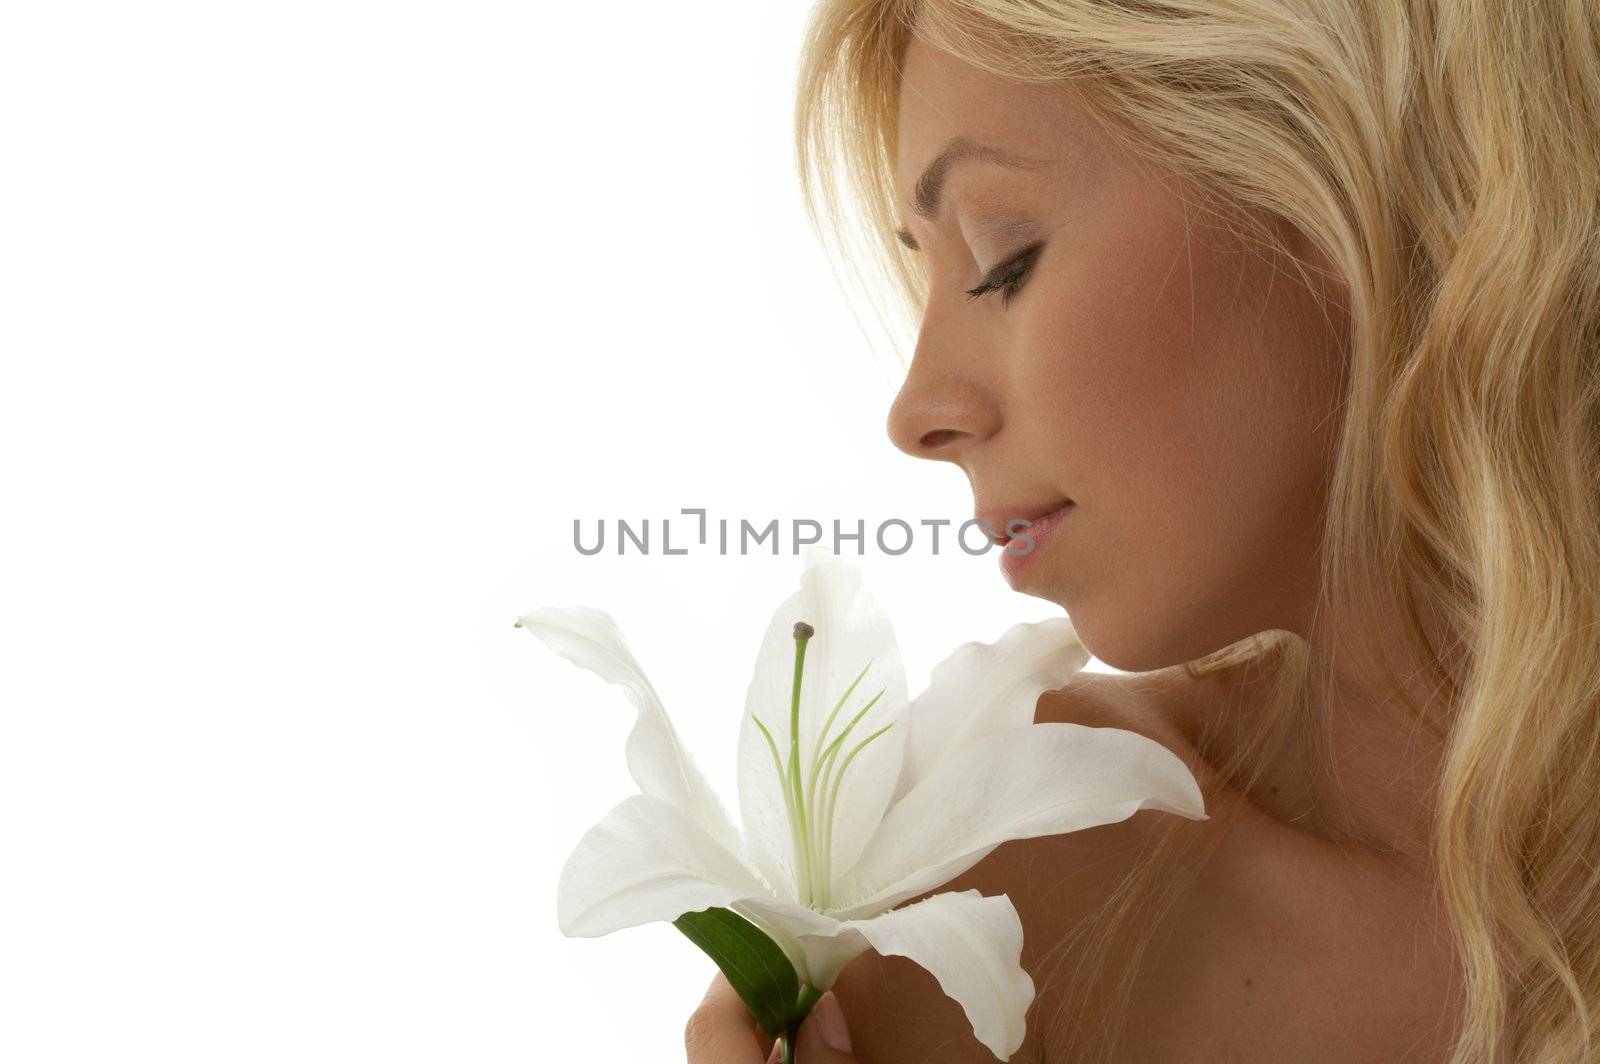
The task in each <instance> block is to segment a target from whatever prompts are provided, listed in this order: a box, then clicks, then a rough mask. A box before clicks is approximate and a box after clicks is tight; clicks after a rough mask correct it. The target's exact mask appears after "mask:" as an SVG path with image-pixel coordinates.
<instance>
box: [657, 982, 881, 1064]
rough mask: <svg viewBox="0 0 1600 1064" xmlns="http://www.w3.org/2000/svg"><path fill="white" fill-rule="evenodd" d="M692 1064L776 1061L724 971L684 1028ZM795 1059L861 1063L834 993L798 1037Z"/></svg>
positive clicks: (815, 1063)
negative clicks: (851, 1043)
mask: <svg viewBox="0 0 1600 1064" xmlns="http://www.w3.org/2000/svg"><path fill="white" fill-rule="evenodd" d="M683 1041H684V1045H685V1046H686V1047H687V1048H688V1050H689V1064H774V1062H776V1061H777V1060H778V1046H777V1044H776V1043H775V1042H774V1041H773V1040H772V1039H771V1038H768V1037H767V1036H766V1035H765V1034H764V1033H762V1030H761V1025H760V1024H758V1023H756V1020H755V1017H754V1016H752V1015H750V1010H749V1009H747V1008H745V1004H744V1002H743V1001H741V1000H740V999H739V994H738V992H737V991H735V990H734V989H733V987H732V986H730V985H729V983H728V979H727V977H726V976H724V975H723V974H722V973H721V972H718V973H717V977H716V978H715V979H713V980H711V986H710V988H709V989H708V990H707V991H706V996H705V1000H704V1001H702V1002H700V1006H699V1007H698V1008H696V1009H695V1010H694V1012H693V1013H692V1014H691V1015H690V1016H689V1024H688V1026H687V1027H685V1028H684V1032H683ZM795 1064H859V1062H858V1061H857V1060H856V1058H855V1057H853V1056H851V1055H850V1032H849V1030H848V1029H847V1028H846V1027H845V1024H844V1012H843V1011H842V1010H841V1009H840V1008H839V1001H838V999H837V998H835V997H834V996H833V994H832V993H831V992H830V993H827V994H823V995H822V999H821V1000H820V1001H818V1002H817V1004H816V1005H815V1007H813V1008H812V1010H811V1012H810V1013H809V1014H807V1016H806V1019H805V1022H804V1023H802V1024H801V1025H800V1036H799V1038H797V1039H796V1040H795Z"/></svg>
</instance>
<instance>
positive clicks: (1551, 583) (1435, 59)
mask: <svg viewBox="0 0 1600 1064" xmlns="http://www.w3.org/2000/svg"><path fill="white" fill-rule="evenodd" d="M913 32H915V33H916V34H917V35H919V36H921V37H922V38H923V39H924V40H926V41H927V42H928V43H929V44H931V45H932V46H934V47H937V48H939V49H941V50H943V51H946V52H949V53H951V54H952V55H955V56H957V57H959V58H961V59H964V60H965V61H967V62H969V63H971V64H973V65H975V66H977V67H979V68H982V69H984V70H986V71H989V72H991V73H993V74H996V75H1000V76H1003V77H1008V78H1013V79H1017V80H1021V81H1027V82H1034V83H1060V84H1065V83H1068V82H1070V83H1071V85H1072V87H1073V88H1074V89H1076V90H1078V91H1080V92H1081V94H1082V98H1083V100H1084V102H1085V104H1086V105H1087V106H1088V107H1089V109H1090V111H1091V115H1092V117H1094V118H1095V119H1096V120H1098V121H1102V122H1104V123H1106V125H1107V127H1108V128H1114V129H1115V130H1117V131H1118V132H1119V133H1120V134H1121V135H1123V136H1124V137H1125V138H1126V139H1127V141H1128V143H1129V144H1130V145H1131V146H1133V147H1135V148H1136V149H1137V150H1138V151H1140V152H1142V153H1144V154H1145V155H1146V157H1148V158H1149V159H1150V160H1152V161H1154V162H1157V163H1159V164H1161V165H1163V166H1165V167H1167V168H1168V169H1170V170H1171V171H1173V172H1175V173H1180V174H1182V175H1184V176H1186V177H1188V178H1190V179H1192V180H1193V181H1194V182H1196V183H1197V185H1198V187H1201V188H1204V189H1208V190H1214V191H1216V192H1218V193H1221V194H1223V195H1225V196H1226V197H1227V198H1228V199H1230V200H1231V201H1233V202H1235V203H1239V204H1243V205H1246V206H1248V207H1251V208H1254V209H1256V210H1258V211H1260V212H1262V213H1263V214H1264V215H1267V216H1273V217H1277V218H1280V219H1284V220H1287V221H1288V222H1289V223H1291V224H1292V225H1293V226H1294V227H1295V228H1297V229H1298V230H1299V231H1300V232H1302V233H1304V234H1305V235H1306V236H1307V237H1308V238H1309V240H1310V241H1311V243H1312V245H1314V246H1315V247H1316V248H1317V249H1318V250H1319V251H1320V252H1321V254H1322V255H1323V256H1325V261H1326V262H1327V263H1329V264H1331V268H1332V270H1333V271H1334V272H1335V273H1336V274H1337V275H1338V276H1337V280H1338V281H1340V282H1341V283H1342V284H1343V285H1344V286H1345V287H1346V288H1347V290H1348V293H1349V311H1350V317H1349V322H1350V326H1349V336H1348V345H1349V355H1350V373H1349V378H1348V384H1347V395H1346V401H1345V403H1344V406H1343V408H1342V409H1343V412H1344V423H1343V428H1342V436H1341V438H1340V441H1339V445H1338V450H1337V455H1336V459H1335V468H1334V470H1333V479H1332V481H1331V482H1330V499H1329V504H1328V505H1329V510H1328V520H1327V522H1326V532H1325V538H1324V541H1323V549H1322V554H1321V563H1320V564H1321V567H1322V589H1321V595H1320V598H1319V603H1318V616H1319V617H1320V616H1325V615H1331V614H1332V612H1333V611H1335V610H1336V609H1338V610H1343V609H1347V608H1349V609H1356V610H1360V609H1362V608H1364V607H1365V606H1367V605H1370V604H1371V603H1377V602H1388V603H1398V604H1399V605H1400V607H1401V613H1402V615H1403V617H1404V619H1405V628H1406V630H1405V633H1404V641H1405V645H1404V647H1402V648H1401V649H1403V650H1404V651H1405V652H1406V654H1405V657H1404V659H1403V660H1408V661H1425V662H1432V663H1436V664H1435V669H1436V672H1437V681H1438V684H1439V685H1440V686H1439V687H1438V688H1436V690H1443V691H1444V692H1445V693H1446V694H1447V695H1448V704H1449V705H1450V707H1451V717H1450V724H1449V731H1448V735H1447V736H1446V745H1445V747H1444V761H1443V767H1442V771H1441V774H1440V777H1439V779H1438V781H1437V784H1436V789H1435V791H1434V793H1433V795H1432V801H1433V828H1432V838H1431V846H1430V853H1429V860H1430V863H1431V866H1432V868H1433V870H1434V872H1435V874H1436V877H1437V883H1438V888H1437V889H1438V890H1439V892H1440V897H1441V899H1442V901H1443V903H1444V911H1445V912H1446V914H1447V915H1448V918H1449V922H1450V928H1451V935H1452V942H1453V944H1454V947H1455V949H1456V950H1457V952H1458V956H1459V958H1460V963H1461V970H1462V972H1463V973H1464V977H1465V991H1466V998H1465V1009H1464V1013H1463V1017H1464V1018H1463V1022H1462V1026H1461V1027H1460V1029H1459V1031H1458V1033H1457V1034H1456V1040H1455V1044H1454V1051H1453V1055H1452V1056H1451V1058H1450V1060H1451V1064H1472V1062H1479V1061H1486V1060H1511V1061H1515V1062H1517V1064H1522V1062H1528V1064H1535V1062H1537V1064H1573V1062H1575V1061H1584V1060H1596V1059H1600V1049H1597V1044H1600V1031H1597V1030H1596V1021H1597V1009H1600V867H1597V864H1600V862H1597V860H1596V858H1597V857H1600V703H1597V699H1600V618H1597V617H1596V613H1597V608H1600V588H1597V587H1596V582H1597V578H1600V418H1597V413H1600V411H1597V409H1596V406H1597V401H1600V357H1597V356H1600V4H1596V3H1595V2H1594V0H1537V2H1530V0H820V2H819V3H818V4H817V5H816V7H815V8H814V10H813V12H812V14H811V18H810V22H809V24H808V29H807V36H806V40H805V44H804V49H803V52H802V54H801V57H800V64H799V70H798V82H797V91H796V111H795V123H796V125H795V140H796V145H795V146H796V152H797V162H798V165H799V169H800V175H801V183H802V190H803V194H804V199H805V206H806V209H807V211H808V213H809V216H810V218H811V221H812V224H813V225H814V226H815V227H816V229H817V232H818V234H819V236H820V237H821V238H822V240H823V242H824V243H825V244H829V245H832V246H833V248H834V250H835V251H836V252H837V254H835V255H834V256H833V258H834V260H835V261H836V262H838V263H842V264H843V265H845V266H846V267H847V269H848V271H849V273H850V274H851V277H850V278H849V280H848V281H847V282H846V285H845V287H846V289H847V291H849V292H851V293H852V294H853V295H855V296H862V297H865V298H867V299H869V300H872V301H873V303H874V309H875V310H876V311H877V312H878V317H879V320H880V322H883V321H893V320H896V316H897V315H898V319H897V320H898V321H899V322H900V323H901V324H902V325H904V324H910V323H915V322H917V321H920V319H921V316H922V313H923V310H924V308H925V305H926V299H927V288H928V278H927V276H926V273H925V272H924V270H925V267H924V264H923V262H922V260H921V259H920V257H918V256H915V255H913V254H911V253H909V252H908V251H907V250H906V249H905V248H903V247H902V246H901V245H900V244H899V242H898V241H897V240H896V239H895V238H894V237H893V235H892V234H893V232H894V230H895V228H896V227H897V225H898V221H897V210H896V203H895V192H894V180H893V175H894V169H895V160H894V152H895V143H896V122H897V102H898V96H899V82H900V70H901V65H902V62H903V58H904V55H905V49H906V47H907V45H908V44H909V42H910V39H911V36H912V33H913ZM1260 238H1261V239H1262V240H1264V241H1269V242H1272V244H1273V246H1275V247H1279V248H1282V245H1281V242H1280V241H1278V240H1277V238H1276V237H1275V235H1274V234H1273V233H1271V232H1268V231H1265V230H1264V231H1263V232H1262V233H1261V234H1260ZM1283 250H1285V251H1286V250H1287V249H1283ZM884 294H887V295H889V296H890V297H891V299H892V300H893V305H892V306H890V307H889V308H887V309H888V311H889V313H888V314H885V307H884V305H883V304H882V303H881V302H879V296H880V295H884ZM892 327H893V326H892V325H891V328H892ZM1425 613H1426V615H1427V616H1430V617H1438V618H1442V621H1443V632H1444V635H1443V636H1442V638H1440V639H1437V640H1435V639H1433V638H1430V635H1429V632H1428V630H1427V626H1426V625H1425V624H1424V623H1423V620H1422V618H1423V616H1424V615H1425ZM1357 615H1360V614H1357ZM1375 649H1376V651H1377V653H1378V656H1379V660H1382V661H1384V662H1385V663H1389V662H1392V661H1393V660H1394V659H1393V658H1390V657H1389V656H1388V654H1389V648H1386V647H1377V648H1375ZM1307 660H1308V659H1307V654H1306V644H1305V643H1304V641H1303V640H1301V639H1300V637H1299V636H1296V635H1293V634H1291V633H1288V632H1283V631H1277V630H1274V631H1271V632H1265V633H1261V634H1258V635H1256V636H1252V637H1251V638H1249V639H1247V640H1244V641H1243V642H1241V643H1236V644H1234V645H1232V646H1229V647H1225V648H1222V649H1221V650H1219V651H1217V652H1215V653H1213V654H1210V655H1207V656H1205V657H1203V658H1201V659H1199V660H1197V661H1194V662H1189V663H1186V665H1185V668H1186V670H1188V671H1189V673H1190V674H1191V675H1193V676H1197V677H1198V676H1200V675H1203V674H1207V673H1213V674H1217V675H1219V676H1223V675H1228V674H1231V673H1233V672H1236V671H1241V672H1242V671H1243V670H1245V669H1250V670H1252V671H1259V677H1260V678H1263V679H1264V680H1265V681H1266V682H1267V683H1268V687H1267V691H1268V692H1269V697H1268V699H1267V703H1266V704H1267V705H1268V706H1269V707H1270V709H1271V712H1270V713H1269V715H1268V716H1266V717H1264V718H1263V719H1262V722H1261V727H1260V730H1259V732H1258V733H1257V734H1254V735H1253V736H1251V738H1250V741H1248V742H1246V743H1245V744H1243V745H1242V746H1241V747H1240V749H1239V751H1238V753H1237V756H1236V757H1234V758H1233V760H1232V761H1231V762H1230V763H1229V764H1228V765H1225V766H1222V767H1221V770H1222V772H1223V774H1224V776H1225V777H1227V778H1230V779H1234V780H1240V779H1244V780H1246V781H1247V782H1246V785H1248V781H1250V780H1253V779H1254V778H1255V774H1256V773H1258V772H1259V769H1260V767H1261V766H1262V765H1263V764H1265V763H1266V762H1265V759H1266V758H1267V757H1270V756H1272V752H1273V751H1275V750H1277V749H1279V748H1280V746H1279V744H1281V743H1284V742H1291V741H1302V742H1308V743H1312V744H1316V743H1319V742H1325V739H1321V738H1319V734H1318V729H1317V727H1316V722H1317V719H1318V716H1319V715H1318V714H1316V713H1315V712H1313V711H1312V707H1314V706H1315V704H1316V700H1315V699H1314V698H1313V694H1314V692H1313V691H1311V690H1310V689H1309V688H1310V687H1311V686H1313V685H1312V684H1311V682H1310V681H1309V680H1308V675H1309V671H1308V668H1307ZM1389 675H1390V676H1394V677H1395V678H1396V679H1398V675H1397V673H1396V672H1394V671H1393V670H1391V671H1390V673H1389ZM1403 701H1404V704H1405V710H1406V711H1407V712H1410V713H1413V714H1417V713H1419V712H1420V711H1419V710H1418V708H1417V707H1416V706H1415V705H1414V703H1413V702H1412V701H1411V699H1410V698H1408V697H1406V698H1403ZM1324 749H1325V747H1324ZM1171 819H1172V820H1174V821H1176V820H1177V818H1171ZM1179 826H1181V824H1174V825H1172V829H1171V830H1169V831H1168V833H1167V837H1166V839H1164V840H1163V843H1162V845H1165V844H1166V843H1167V842H1170V839H1171V836H1172V833H1173V831H1175V830H1176V828H1177V827H1179ZM1160 848H1161V847H1160V846H1158V847H1157V848H1156V850H1159V849H1160ZM1156 866H1157V859H1156V856H1155V852H1154V851H1153V852H1152V854H1151V855H1150V857H1149V859H1148V860H1147V861H1145V862H1144V863H1143V864H1142V866H1141V867H1140V868H1139V869H1138V870H1136V871H1135V872H1133V873H1130V875H1129V876H1128V878H1127V879H1125V880H1124V882H1123V884H1122V885H1121V887H1120V888H1119V890H1118V891H1117V892H1115V894H1114V896H1113V897H1111V898H1108V899H1107V901H1106V907H1107V909H1114V910H1115V912H1114V913H1113V914H1112V916H1111V919H1109V920H1105V921H1101V920H1095V921H1087V922H1086V923H1087V924H1088V925H1090V926H1093V927H1094V928H1095V930H1096V931H1097V932H1098V933H1099V939H1098V943H1097V945H1096V946H1095V947H1094V948H1091V949H1088V950H1086V951H1080V952H1073V951H1069V950H1068V949H1067V948H1066V946H1067V944H1066V943H1063V944H1061V948H1060V955H1061V957H1068V956H1070V957H1072V958H1073V960H1074V961H1075V964H1074V965H1073V966H1071V967H1073V968H1074V969H1075V971H1074V972H1072V973H1069V974H1074V975H1075V976H1076V978H1077V979H1078V980H1080V981H1082V982H1083V984H1084V985H1085V986H1087V985H1089V983H1092V982H1095V981H1097V980H1103V979H1104V978H1106V972H1107V971H1108V969H1106V968H1105V966H1104V961H1105V960H1106V959H1107V951H1108V949H1109V947H1110V943H1112V942H1113V940H1114V939H1113V933H1112V930H1111V929H1112V928H1113V927H1114V926H1115V925H1116V924H1117V923H1119V922H1121V921H1124V920H1125V919H1127V917H1128V914H1129V912H1130V906H1131V903H1132V901H1133V899H1134V898H1135V897H1137V896H1138V895H1139V893H1140V889H1139V888H1140V884H1141V882H1143V881H1148V880H1149V879H1150V877H1151V874H1152V870H1153V869H1154V868H1156ZM1171 889H1173V888H1170V887H1169V893H1168V894H1166V895H1163V896H1162V897H1161V898H1158V899H1157V900H1158V902H1163V901H1170V898H1171V895H1170V890H1171ZM1147 942H1148V938H1146V939H1145V940H1143V941H1141V943H1140V944H1139V946H1138V947H1137V948H1135V949H1132V950H1130V951H1128V953H1127V958H1128V961H1129V963H1128V964H1127V965H1126V967H1125V969H1124V970H1123V973H1122V978H1121V981H1120V982H1119V983H1118V984H1116V986H1117V989H1118V990H1119V992H1120V994H1121V995H1122V999H1123V1000H1126V996H1127V993H1128V988H1129V987H1130V986H1131V981H1132V979H1133V975H1134V973H1135V970H1136V965H1137V962H1138V958H1139V955H1140V954H1141V953H1142V951H1143V948H1144V945H1145V944H1146V943H1147ZM1055 954H1056V951H1055V950H1053V951H1052V956H1054V955H1055ZM1057 963H1058V965H1059V960H1058V962H1057ZM1050 974H1053V971H1052V972H1051V973H1050ZM1068 997H1070V995H1068ZM1064 1000H1065V999H1064ZM1063 1008H1065V1005H1063ZM1057 1015H1058V1017H1059V1015H1060V1013H1058V1014H1057ZM1119 1032H1120V1025H1118V1024H1114V1023H1111V1022H1108V1023H1107V1024H1105V1025H1103V1026H1102V1028H1101V1029H1100V1030H1099V1034H1100V1036H1102V1037H1103V1038H1104V1039H1105V1043H1104V1045H1105V1046H1107V1047H1109V1046H1111V1045H1112V1044H1114V1041H1115V1038H1116V1036H1117V1035H1118V1034H1119ZM1072 1037H1075V1038H1076V1037H1080V1033H1079V1032H1077V1031H1074V1032H1073V1033H1072ZM1107 1052H1108V1053H1110V1052H1111V1050H1110V1049H1109V1048H1108V1049H1107Z"/></svg>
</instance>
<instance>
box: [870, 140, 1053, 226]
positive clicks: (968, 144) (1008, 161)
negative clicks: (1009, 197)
mask: <svg viewBox="0 0 1600 1064" xmlns="http://www.w3.org/2000/svg"><path fill="white" fill-rule="evenodd" d="M963 159H976V160H978V161H979V162H986V163H990V164H992V165H995V166H1005V167H1009V168H1011V169H1026V168H1027V167H1028V166H1029V165H1030V163H1029V161H1028V160H1026V159H1022V158H1020V157H1018V156H1015V155H1012V154H1011V153H1010V152H1008V151H1006V150H1005V149H1003V148H998V147H996V146H995V145H993V144H986V143H984V142H983V141H981V140H975V139H973V138H972V137H969V136H967V135H966V134H957V135H956V136H954V137H951V138H950V140H949V141H947V142H946V143H945V146H944V147H943V148H942V149H940V151H939V154H938V155H935V156H934V157H933V161H932V162H930V163H929V164H928V166H927V169H925V170H923V171H922V176H921V177H919V178H917V183H916V186H915V188H914V189H913V191H912V194H911V209H912V211H914V212H915V213H916V215H917V216H918V217H919V218H925V219H928V220H929V221H932V220H933V219H935V218H937V217H938V216H939V200H940V198H941V197H942V196H943V195H944V187H945V182H946V180H947V179H948V178H949V176H950V170H951V168H952V167H953V166H954V165H955V164H956V163H958V162H960V161H962V160H963ZM894 235H895V236H897V237H899V238H900V243H902V244H904V245H905V246H906V247H908V248H910V249H911V250H912V251H919V250H921V249H920V248H919V247H918V246H917V242H916V240H915V239H914V238H913V237H912V236H911V233H910V231H909V230H907V229H906V228H905V227H904V226H902V227H901V228H899V229H896V230H895V234H894Z"/></svg>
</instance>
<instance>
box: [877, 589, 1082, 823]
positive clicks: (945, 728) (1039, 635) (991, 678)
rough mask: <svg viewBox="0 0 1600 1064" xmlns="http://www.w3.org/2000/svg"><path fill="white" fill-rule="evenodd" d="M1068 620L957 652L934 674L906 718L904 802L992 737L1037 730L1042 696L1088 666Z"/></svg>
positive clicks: (1020, 627) (1018, 629)
mask: <svg viewBox="0 0 1600 1064" xmlns="http://www.w3.org/2000/svg"><path fill="white" fill-rule="evenodd" d="M1089 656H1090V655H1089V651H1088V648H1086V647H1085V646H1084V645H1083V643H1082V642H1080V641H1079V639H1078V633H1077V630H1076V629H1075V628H1074V627H1073V625H1072V621H1071V620H1070V619H1069V618H1066V617H1052V618H1050V619H1048V620H1044V621H1034V622H1027V623H1023V624H1015V625H1012V626H1011V627H1010V628H1008V629H1006V631H1005V632H1004V634H1002V635H1001V636H1000V638H999V639H998V640H996V641H995V642H993V643H983V642H978V641H973V642H969V643H963V644H961V645H960V646H959V647H957V648H956V649H955V650H954V651H953V652H952V653H951V654H950V656H949V657H947V658H945V659H944V660H943V661H941V662H940V663H939V664H937V665H935V666H934V667H933V670H932V672H931V673H930V674H929V679H928V686H927V688H926V689H925V690H924V691H923V692H922V693H921V694H920V695H918V696H917V697H916V698H915V699H913V700H912V702H911V706H910V708H909V709H908V710H907V711H906V717H907V729H908V730H907V733H906V734H907V739H906V756H905V763H904V765H902V767H901V774H900V783H899V786H898V787H897V788H896V790H895V798H896V799H897V800H898V799H899V798H900V797H902V796H904V795H905V794H906V792H908V791H909V790H910V789H911V788H912V787H914V786H916V784H917V783H918V782H919V781H920V780H921V779H922V778H923V777H924V776H926V775H927V774H928V773H929V772H930V771H931V770H932V769H933V767H934V766H936V765H937V764H938V763H939V762H940V761H941V760H943V759H944V757H945V755H946V754H948V753H950V751H952V750H959V749H961V748H963V747H965V746H967V745H968V744H970V743H972V742H975V741H976V740H978V739H980V738H982V737H983V736H985V735H988V734H990V733H991V732H995V731H1000V730H1003V729H1006V728H1014V727H1018V726H1020V725H1024V724H1032V723H1033V721H1034V712H1035V709H1036V708H1037V706H1038V702H1039V696H1040V695H1041V694H1043V693H1044V692H1045V691H1050V690H1054V689H1055V688H1057V687H1063V686H1065V685H1066V683H1067V682H1068V681H1069V680H1071V679H1072V677H1073V676H1075V675H1076V674H1077V673H1078V672H1080V671H1081V670H1082V669H1083V667H1084V665H1085V664H1087V663H1088V661H1089Z"/></svg>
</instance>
